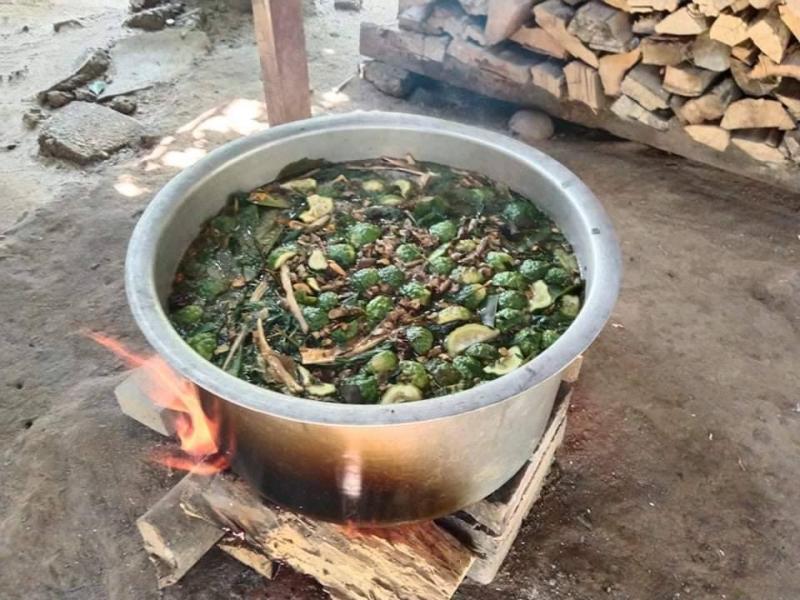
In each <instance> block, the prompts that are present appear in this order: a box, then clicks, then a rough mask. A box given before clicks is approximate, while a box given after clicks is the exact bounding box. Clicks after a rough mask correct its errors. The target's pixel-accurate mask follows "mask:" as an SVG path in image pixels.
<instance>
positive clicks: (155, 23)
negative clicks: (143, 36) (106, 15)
mask: <svg viewBox="0 0 800 600" xmlns="http://www.w3.org/2000/svg"><path fill="white" fill-rule="evenodd" d="M182 11H183V5H182V4H180V3H179V2H170V3H169V4H164V5H163V6H156V7H155V8H147V9H144V10H141V11H139V12H136V13H133V14H132V15H131V16H130V17H128V18H127V19H125V25H126V26H128V27H135V28H136V29H144V30H145V31H159V30H160V29H164V27H166V26H167V25H168V24H169V21H170V20H171V19H173V18H174V17H176V16H177V15H179V14H180V13H181V12H182Z"/></svg>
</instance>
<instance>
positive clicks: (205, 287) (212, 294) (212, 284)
mask: <svg viewBox="0 0 800 600" xmlns="http://www.w3.org/2000/svg"><path fill="white" fill-rule="evenodd" d="M229 286H230V283H229V282H228V281H226V280H225V279H218V278H216V277H207V278H206V279H203V280H202V281H201V282H200V284H199V285H198V286H197V294H198V295H199V296H200V297H201V298H205V299H206V300H212V299H214V298H216V297H217V296H219V295H220V294H221V293H223V292H225V291H226V290H227V289H228V287H229Z"/></svg>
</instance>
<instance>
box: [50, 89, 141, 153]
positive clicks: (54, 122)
mask: <svg viewBox="0 0 800 600" xmlns="http://www.w3.org/2000/svg"><path fill="white" fill-rule="evenodd" d="M145 135H146V131H145V128H144V126H143V125H142V124H141V123H139V121H137V120H136V119H132V118H131V117H126V116H125V115H123V114H120V113H118V112H117V111H115V110H112V109H110V108H107V107H105V106H103V105H100V104H94V103H89V102H71V103H70V104H68V105H67V106H65V107H64V108H63V109H61V110H59V111H57V112H56V113H55V114H54V115H53V116H52V117H51V118H50V119H49V120H48V121H47V123H46V124H45V125H44V126H43V127H42V132H41V133H40V134H39V150H40V151H41V152H42V153H43V154H49V155H50V156H55V157H57V158H64V159H67V160H71V161H74V162H76V163H79V164H86V163H89V162H92V161H95V160H99V159H104V158H108V156H109V155H110V154H111V153H113V152H115V151H117V150H119V149H121V148H123V147H125V146H133V145H138V144H140V143H141V142H142V139H143V137H145Z"/></svg>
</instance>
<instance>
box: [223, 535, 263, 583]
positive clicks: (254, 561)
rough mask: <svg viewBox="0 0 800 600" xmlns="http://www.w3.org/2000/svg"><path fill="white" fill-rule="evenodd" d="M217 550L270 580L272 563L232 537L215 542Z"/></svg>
mask: <svg viewBox="0 0 800 600" xmlns="http://www.w3.org/2000/svg"><path fill="white" fill-rule="evenodd" d="M217 548H219V549H220V550H222V551H223V552H225V553H226V554H228V555H230V556H232V557H233V558H235V559H236V560H238V561H239V562H240V563H242V564H243V565H245V566H247V567H250V568H251V569H253V571H255V572H256V573H258V574H259V575H261V576H262V577H266V578H267V579H272V575H273V568H272V561H271V560H270V559H268V558H267V557H266V556H264V555H263V554H261V552H259V551H258V550H254V549H253V548H252V547H251V546H249V545H248V544H247V543H245V542H242V541H240V540H237V539H236V538H235V537H233V536H228V537H226V538H224V539H222V540H220V541H219V542H217Z"/></svg>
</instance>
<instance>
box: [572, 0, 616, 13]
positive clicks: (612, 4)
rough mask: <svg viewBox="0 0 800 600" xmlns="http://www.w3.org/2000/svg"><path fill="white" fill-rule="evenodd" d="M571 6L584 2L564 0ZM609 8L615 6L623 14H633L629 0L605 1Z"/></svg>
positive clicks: (580, 0)
mask: <svg viewBox="0 0 800 600" xmlns="http://www.w3.org/2000/svg"><path fill="white" fill-rule="evenodd" d="M564 1H565V2H566V3H567V4H569V5H570V6H577V5H579V4H582V3H583V0H564ZM603 1H604V2H605V3H606V4H608V5H609V6H613V7H614V8H616V9H617V10H621V11H622V12H626V13H629V12H631V5H630V4H629V3H628V0H603Z"/></svg>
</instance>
